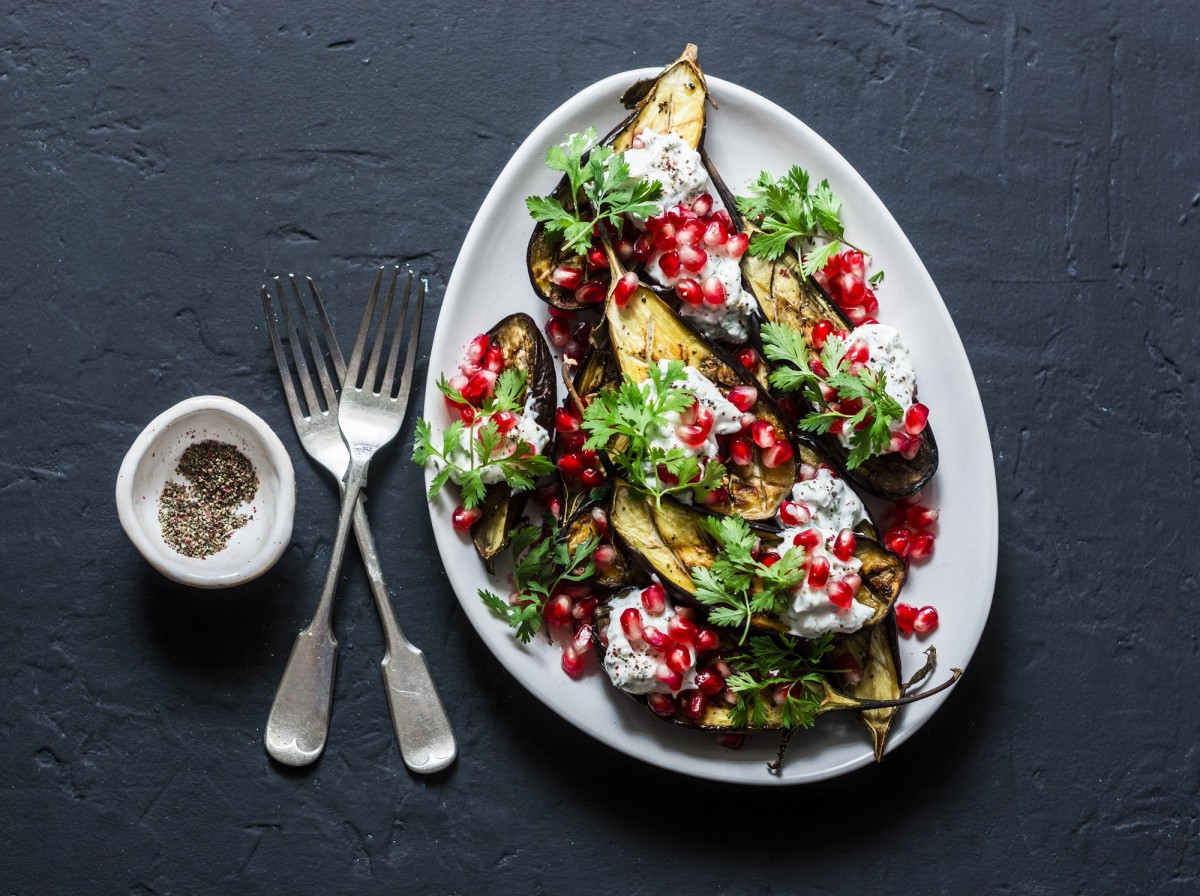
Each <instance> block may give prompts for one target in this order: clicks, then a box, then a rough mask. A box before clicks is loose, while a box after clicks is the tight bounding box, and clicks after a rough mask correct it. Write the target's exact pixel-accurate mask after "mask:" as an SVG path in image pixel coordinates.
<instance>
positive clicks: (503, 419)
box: [492, 411, 520, 433]
mask: <svg viewBox="0 0 1200 896" xmlns="http://www.w3.org/2000/svg"><path fill="white" fill-rule="evenodd" d="M492 421H493V422H494V423H495V424H496V429H498V430H500V432H502V433H509V432H512V431H513V430H514V429H515V428H516V426H517V423H518V422H520V421H519V418H518V417H517V415H516V414H514V413H513V412H512V411H497V412H496V413H494V414H492Z"/></svg>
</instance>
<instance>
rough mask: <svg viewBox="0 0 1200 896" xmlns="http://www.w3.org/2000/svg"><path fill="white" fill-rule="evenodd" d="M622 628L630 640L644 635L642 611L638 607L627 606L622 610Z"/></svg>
mask: <svg viewBox="0 0 1200 896" xmlns="http://www.w3.org/2000/svg"><path fill="white" fill-rule="evenodd" d="M621 630H622V631H623V632H625V637H626V638H628V639H629V640H630V641H637V640H640V639H641V637H642V613H641V611H640V610H638V608H637V607H626V608H625V609H624V610H622V611H621Z"/></svg>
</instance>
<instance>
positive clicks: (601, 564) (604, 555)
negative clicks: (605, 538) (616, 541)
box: [592, 544, 619, 569]
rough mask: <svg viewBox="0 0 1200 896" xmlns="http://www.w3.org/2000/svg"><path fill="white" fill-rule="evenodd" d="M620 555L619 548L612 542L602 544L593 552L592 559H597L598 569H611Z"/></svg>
mask: <svg viewBox="0 0 1200 896" xmlns="http://www.w3.org/2000/svg"><path fill="white" fill-rule="evenodd" d="M618 556H619V555H618V554H617V549H616V548H614V547H613V546H612V545H611V544H602V545H600V546H599V547H597V548H596V551H595V553H593V554H592V560H594V561H595V563H596V568H597V569H609V568H611V567H612V565H613V564H614V563H616V562H617V558H618Z"/></svg>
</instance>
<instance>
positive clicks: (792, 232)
mask: <svg viewBox="0 0 1200 896" xmlns="http://www.w3.org/2000/svg"><path fill="white" fill-rule="evenodd" d="M749 189H750V195H748V196H738V197H737V198H736V204H737V207H738V211H740V212H741V213H742V214H744V215H745V216H746V217H747V218H750V219H751V220H753V221H754V222H755V226H756V227H757V228H758V231H757V232H756V233H754V234H753V235H752V236H751V237H750V246H749V248H748V250H747V251H749V253H750V254H751V255H753V256H755V257H757V258H766V259H768V260H771V261H773V260H775V259H777V258H779V257H780V256H781V255H783V253H784V252H785V251H786V250H787V248H788V246H789V245H790V244H792V243H793V241H795V246H794V247H793V248H794V249H795V250H796V254H797V255H799V256H800V258H801V261H800V271H801V273H803V274H804V276H806V277H811V276H812V275H813V274H815V273H816V272H817V271H819V270H821V268H823V267H825V265H826V264H827V263H828V261H829V259H830V258H832V257H833V256H834V255H836V254H837V253H838V252H840V251H841V248H842V246H843V244H844V245H847V246H851V247H852V248H857V247H854V246H853V245H852V244H851V243H849V242H847V241H846V237H845V231H844V229H843V227H842V221H841V218H840V217H839V215H840V213H841V208H842V203H841V201H840V200H839V199H838V198H837V197H836V196H835V195H834V194H833V190H832V188H831V187H830V186H829V181H828V180H822V181H821V182H820V183H818V184H817V185H816V186H815V187H813V188H812V189H811V190H810V189H809V176H808V172H807V171H805V170H804V169H803V168H801V167H800V166H798V165H793V166H792V167H791V168H790V169H789V170H788V173H787V174H785V175H784V176H783V177H781V178H780V179H779V180H775V179H774V178H772V177H771V175H770V174H769V173H767V172H766V171H762V172H759V175H758V178H757V179H756V180H755V181H754V183H752V184H751V185H750V188H749ZM818 240H824V241H825V242H822V243H821V244H820V245H817V244H816V242H817V241H818ZM859 251H861V250H859Z"/></svg>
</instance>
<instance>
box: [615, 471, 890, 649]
mask: <svg viewBox="0 0 1200 896" xmlns="http://www.w3.org/2000/svg"><path fill="white" fill-rule="evenodd" d="M611 500H612V503H611V506H610V510H609V515H608V525H609V527H610V529H611V530H612V531H613V532H614V533H615V535H616V537H617V539H618V540H619V541H620V543H621V545H622V546H623V547H624V549H625V551H626V552H627V553H628V554H629V555H630V556H631V557H632V558H633V559H634V560H635V561H636V562H637V563H639V564H640V565H641V566H642V567H643V568H644V569H645V570H646V572H647V573H652V574H654V575H657V576H658V578H659V580H660V581H661V582H662V583H663V585H664V587H666V588H668V589H669V590H670V591H671V593H672V594H673V595H674V596H675V597H676V598H677V599H679V600H681V601H682V602H684V603H686V604H688V605H690V606H693V607H698V608H700V609H704V607H703V605H702V604H700V603H699V601H697V600H696V598H695V586H694V585H693V583H692V570H693V569H695V568H696V567H702V568H708V567H711V566H712V565H713V563H714V562H716V559H717V555H718V553H719V546H718V545H717V543H716V541H715V540H714V539H713V537H712V535H711V533H710V532H709V531H708V528H707V526H706V525H705V518H706V517H708V516H710V514H707V513H705V512H704V511H701V510H696V509H694V508H692V507H688V506H687V505H685V504H680V503H679V502H678V501H674V500H672V499H670V498H664V499H663V500H662V502H661V503H660V504H657V505H656V504H655V503H654V502H653V501H649V500H647V499H646V498H645V497H644V496H642V495H639V494H638V493H637V492H635V491H634V490H633V489H632V488H631V487H630V486H629V485H628V483H626V482H624V481H623V480H616V481H615V482H614V484H613V493H612V499H611ZM758 532H759V534H760V537H761V538H762V539H763V542H764V543H765V544H772V543H777V542H778V535H777V534H776V535H772V534H771V530H769V529H767V528H765V527H762V528H760V529H759V530H758ZM854 556H855V557H857V558H858V559H859V560H860V561H861V562H862V569H861V570H860V571H859V575H860V576H861V577H862V587H861V588H860V589H859V592H858V595H857V597H856V598H855V599H856V600H857V601H858V602H859V603H861V604H864V605H865V606H868V607H870V608H871V611H872V613H871V617H870V618H869V619H868V620H866V622H865V623H864V625H863V628H864V629H866V628H870V627H873V626H876V625H878V624H880V623H881V622H883V621H884V620H885V619H886V618H887V617H888V614H889V612H890V610H891V608H892V606H893V604H895V602H896V599H897V598H898V597H899V595H900V589H901V588H902V587H903V585H904V579H905V576H906V573H907V570H906V569H905V566H904V562H903V561H902V560H901V559H900V558H899V557H897V556H896V555H895V554H893V553H892V552H891V551H889V550H887V549H886V548H884V547H883V545H881V544H879V542H877V541H875V540H873V539H871V538H870V537H868V536H867V535H866V534H865V533H864V532H859V533H858V535H857V537H856V538H855V546H854ZM750 627H751V630H753V631H756V632H759V633H762V632H779V633H784V634H786V633H787V632H788V627H787V625H786V624H785V623H784V622H783V620H781V619H780V618H779V617H778V616H775V615H773V614H766V613H756V614H755V615H754V616H753V617H752V618H751V621H750Z"/></svg>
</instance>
